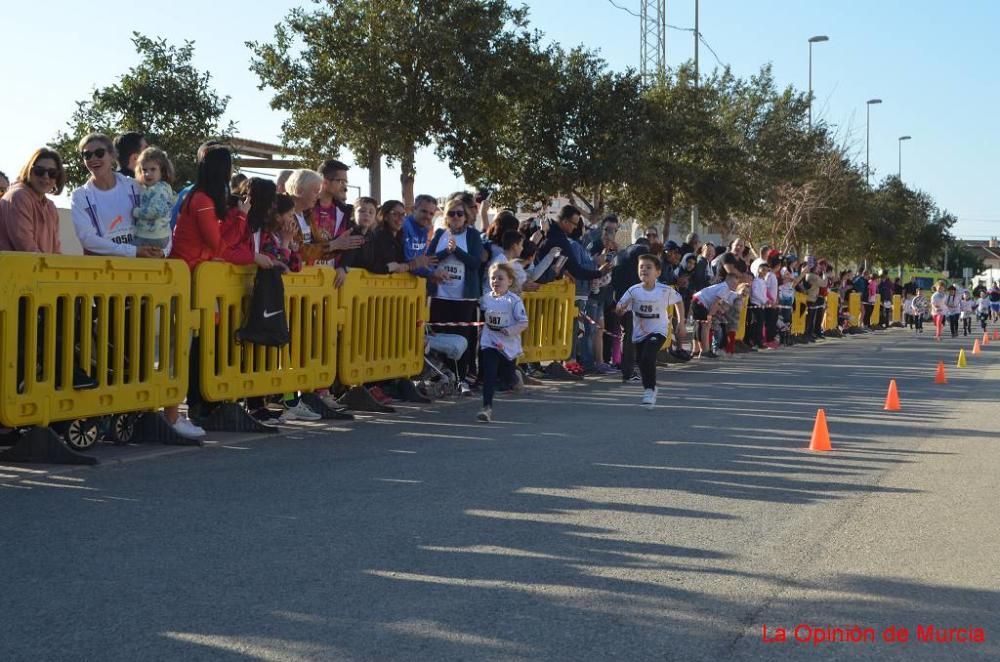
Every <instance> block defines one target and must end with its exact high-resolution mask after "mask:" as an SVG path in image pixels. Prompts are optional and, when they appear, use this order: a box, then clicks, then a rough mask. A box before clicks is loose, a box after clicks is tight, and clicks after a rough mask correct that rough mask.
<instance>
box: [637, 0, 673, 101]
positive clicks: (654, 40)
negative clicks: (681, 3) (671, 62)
mask: <svg viewBox="0 0 1000 662" xmlns="http://www.w3.org/2000/svg"><path fill="white" fill-rule="evenodd" d="M640 1H641V3H642V15H641V16H640V21H639V23H640V25H639V31H640V45H639V49H640V53H639V60H640V62H639V68H640V71H641V72H642V79H643V80H644V81H645V82H646V83H649V84H653V83H656V82H658V81H662V80H663V79H664V77H665V76H666V73H667V0H640Z"/></svg>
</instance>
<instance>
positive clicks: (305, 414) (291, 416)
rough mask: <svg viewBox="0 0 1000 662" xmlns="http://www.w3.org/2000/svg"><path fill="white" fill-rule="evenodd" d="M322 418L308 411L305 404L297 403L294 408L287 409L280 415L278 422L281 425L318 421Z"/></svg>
mask: <svg viewBox="0 0 1000 662" xmlns="http://www.w3.org/2000/svg"><path fill="white" fill-rule="evenodd" d="M321 418H323V417H322V416H320V415H319V414H317V413H316V412H314V411H313V410H312V409H310V408H309V407H308V406H307V405H306V403H304V402H302V401H299V403H298V404H296V405H295V406H294V407H288V408H286V409H285V411H284V412H283V413H282V414H281V418H279V419H278V420H279V421H280V422H282V423H288V422H289V421H318V420H320V419H321Z"/></svg>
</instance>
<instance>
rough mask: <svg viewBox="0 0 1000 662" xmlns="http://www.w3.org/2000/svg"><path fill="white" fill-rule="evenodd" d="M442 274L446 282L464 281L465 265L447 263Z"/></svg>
mask: <svg viewBox="0 0 1000 662" xmlns="http://www.w3.org/2000/svg"><path fill="white" fill-rule="evenodd" d="M444 273H445V275H446V276H447V277H448V280H464V279H465V265H464V264H462V263H461V262H449V263H448V264H445V265H444Z"/></svg>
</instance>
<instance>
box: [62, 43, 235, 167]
mask: <svg viewBox="0 0 1000 662" xmlns="http://www.w3.org/2000/svg"><path fill="white" fill-rule="evenodd" d="M132 43H133V44H134V45H135V50H136V53H137V54H138V55H139V56H140V61H139V63H138V64H137V65H136V66H134V67H132V68H131V69H129V70H128V72H127V73H125V74H124V75H122V76H121V77H120V78H119V79H118V82H116V83H114V84H113V85H109V86H107V87H104V88H100V89H95V90H94V91H93V93H92V94H91V96H90V98H89V99H85V100H83V101H78V102H77V104H76V110H75V111H74V113H73V115H72V117H71V118H70V120H69V122H68V123H67V129H66V130H65V131H61V132H59V134H58V135H57V136H56V138H55V140H54V141H53V142H52V143H51V146H52V147H53V148H54V149H56V150H57V151H59V153H60V154H62V155H63V157H64V161H65V162H66V175H67V182H68V184H69V186H70V187H75V186H80V185H82V184H83V183H84V182H86V181H87V178H88V177H89V174H88V173H87V170H86V168H85V167H84V165H83V163H82V161H81V160H80V159H79V157H77V156H76V154H77V143H78V142H79V140H80V139H81V138H83V137H84V136H85V135H86V134H88V133H91V132H100V133H106V134H108V135H109V136H111V137H112V138H113V137H114V136H115V135H117V134H120V133H124V132H127V131H139V132H140V133H144V134H146V141H147V142H148V143H149V144H150V145H157V146H159V147H160V148H162V149H164V150H165V151H166V152H167V154H168V155H169V156H170V159H171V161H172V162H173V164H174V168H175V171H176V176H175V184H176V185H179V186H180V185H183V184H184V183H185V182H187V181H192V180H193V179H194V175H195V173H196V171H197V167H196V158H197V157H196V154H197V150H198V145H200V144H201V143H202V142H204V141H205V140H206V139H207V138H209V137H215V138H221V139H226V138H228V137H230V136H232V135H233V133H234V132H235V130H236V125H235V124H234V123H232V122H230V123H228V124H223V120H222V117H223V115H224V114H225V112H226V107H227V106H228V104H229V97H228V96H220V95H219V94H218V93H217V92H216V91H215V90H214V89H213V88H212V86H211V79H212V76H211V74H210V73H208V72H202V71H199V70H198V69H197V68H196V67H195V66H194V65H193V64H192V60H193V58H194V42H192V41H185V42H184V44H183V45H182V46H180V47H177V46H173V45H170V44H169V43H167V41H166V39H163V38H151V37H147V36H144V35H142V34H140V33H138V32H134V33H132Z"/></svg>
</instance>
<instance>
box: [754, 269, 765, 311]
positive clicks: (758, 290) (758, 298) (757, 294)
mask: <svg viewBox="0 0 1000 662" xmlns="http://www.w3.org/2000/svg"><path fill="white" fill-rule="evenodd" d="M750 305H752V306H764V305H767V282H766V276H765V277H764V278H754V279H753V282H752V283H750Z"/></svg>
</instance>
